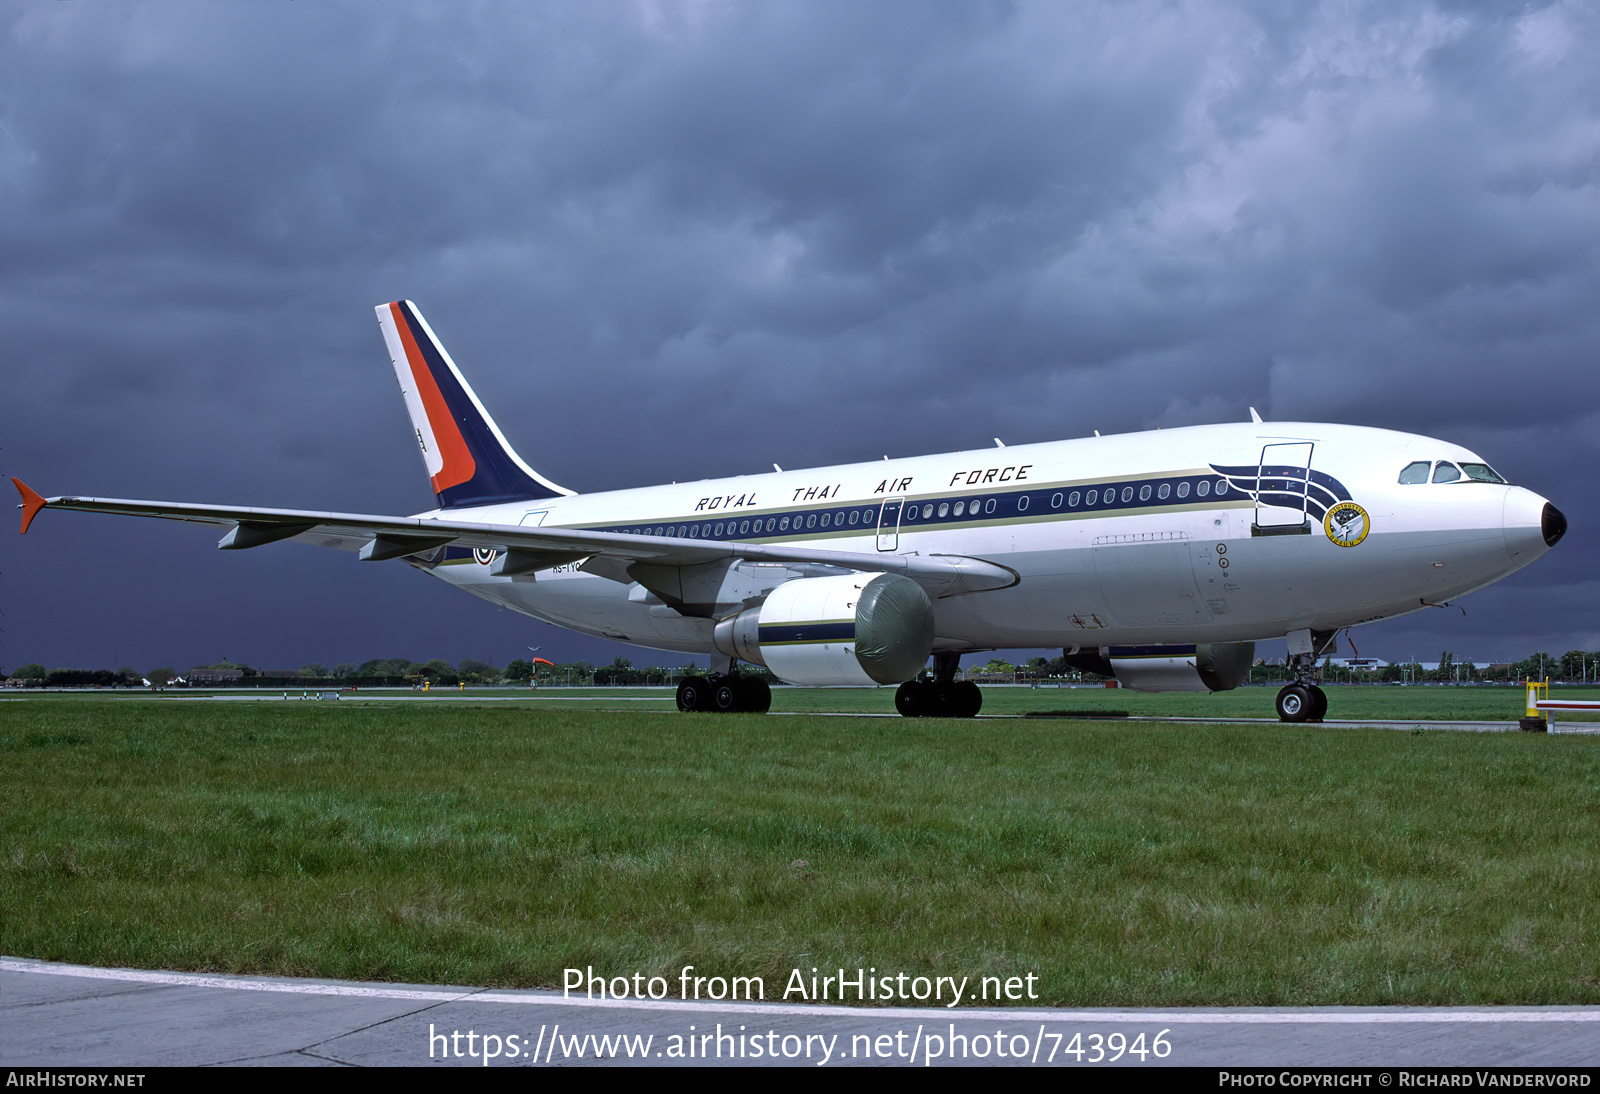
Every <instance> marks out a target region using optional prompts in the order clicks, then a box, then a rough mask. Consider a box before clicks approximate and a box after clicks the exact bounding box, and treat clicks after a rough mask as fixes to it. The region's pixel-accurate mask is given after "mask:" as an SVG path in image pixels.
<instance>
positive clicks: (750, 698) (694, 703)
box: [678, 673, 772, 714]
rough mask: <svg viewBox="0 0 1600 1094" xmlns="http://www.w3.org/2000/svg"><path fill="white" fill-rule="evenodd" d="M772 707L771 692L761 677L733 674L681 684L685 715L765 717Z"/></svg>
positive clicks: (695, 678)
mask: <svg viewBox="0 0 1600 1094" xmlns="http://www.w3.org/2000/svg"><path fill="white" fill-rule="evenodd" d="M771 707H772V689H771V688H769V687H767V682H766V681H765V680H763V679H761V677H759V676H740V675H739V674H738V673H730V674H715V675H712V676H685V677H684V678H683V679H682V680H679V681H678V709H679V710H681V711H684V712H685V713H689V712H693V711H709V712H711V713H713V714H765V713H766V712H767V711H768V710H769V709H770V708H771Z"/></svg>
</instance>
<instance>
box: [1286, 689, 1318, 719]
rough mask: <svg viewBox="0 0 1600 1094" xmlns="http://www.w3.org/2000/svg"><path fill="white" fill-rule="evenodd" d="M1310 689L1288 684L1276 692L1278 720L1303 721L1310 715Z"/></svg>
mask: <svg viewBox="0 0 1600 1094" xmlns="http://www.w3.org/2000/svg"><path fill="white" fill-rule="evenodd" d="M1311 708H1312V699H1311V689H1310V688H1308V687H1306V686H1305V685H1304V684H1290V685H1288V686H1287V687H1285V688H1283V689H1282V690H1280V691H1279V692H1278V721H1280V722H1304V721H1305V720H1306V719H1308V718H1310V717H1311Z"/></svg>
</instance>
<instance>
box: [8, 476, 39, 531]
mask: <svg viewBox="0 0 1600 1094" xmlns="http://www.w3.org/2000/svg"><path fill="white" fill-rule="evenodd" d="M11 485H13V486H15V487H16V488H17V493H19V494H21V495H22V504H21V505H20V506H19V507H18V508H20V509H21V510H22V534H23V535H27V534H28V525H30V524H32V523H33V518H34V517H36V516H38V515H39V510H41V509H43V508H44V499H43V498H41V497H40V496H39V495H38V494H36V493H34V491H33V490H32V489H31V488H30V487H29V486H28V484H27V483H25V482H23V481H22V480H21V479H12V480H11Z"/></svg>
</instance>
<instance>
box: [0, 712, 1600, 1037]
mask: <svg viewBox="0 0 1600 1094" xmlns="http://www.w3.org/2000/svg"><path fill="white" fill-rule="evenodd" d="M1330 690H1332V693H1333V699H1334V703H1335V705H1336V710H1337V711H1338V712H1340V713H1344V712H1346V711H1347V710H1349V711H1350V712H1351V713H1354V709H1352V708H1356V707H1359V706H1361V705H1362V704H1366V703H1369V702H1370V703H1371V704H1373V707H1372V709H1373V710H1374V711H1377V710H1380V709H1381V711H1382V713H1371V714H1365V715H1363V716H1377V717H1402V718H1421V717H1422V716H1423V715H1422V714H1419V713H1417V712H1418V711H1420V710H1422V709H1423V708H1424V707H1427V708H1428V709H1429V710H1433V711H1435V712H1436V716H1438V717H1446V718H1473V719H1477V718H1480V717H1482V718H1495V719H1503V720H1506V721H1509V720H1511V719H1513V718H1515V717H1516V716H1517V714H1519V713H1520V709H1519V708H1520V701H1519V699H1518V696H1517V693H1516V692H1515V691H1510V690H1506V689H1471V688H1463V689H1442V688H1427V689H1423V688H1414V689H1401V688H1372V689H1330ZM624 693H625V694H638V692H637V691H634V690H631V689H624ZM1363 693H1372V694H1363ZM778 694H779V696H780V697H782V698H780V701H779V704H778V705H779V706H782V705H785V703H786V702H788V701H789V698H788V697H793V701H796V702H799V701H805V702H810V701H812V699H813V698H814V697H816V696H818V695H822V696H830V695H831V696H834V697H836V698H837V699H839V700H841V701H843V700H845V699H847V698H849V697H848V696H847V695H846V694H844V693H837V692H822V693H818V692H779V693H778ZM1271 694H1272V693H1271V691H1269V690H1267V689H1256V690H1255V691H1249V692H1243V693H1239V692H1235V693H1230V694H1228V695H1223V696H1136V695H1133V694H1132V693H1127V692H1115V691H1110V692H1107V691H1100V692H1095V691H1061V692H1054V691H1050V692H1033V691H1031V690H1028V689H1015V690H1013V689H995V690H993V691H991V692H989V693H987V698H989V700H990V706H989V709H994V707H995V706H996V705H1003V706H1007V707H1010V706H1013V704H1014V705H1015V708H1016V709H1019V710H1020V709H1033V710H1038V709H1066V708H1074V707H1079V706H1081V705H1082V704H1083V703H1084V702H1093V703H1103V704H1105V706H1106V707H1110V708H1113V709H1131V708H1133V707H1134V704H1135V702H1139V703H1143V702H1145V701H1147V700H1157V701H1162V702H1166V701H1177V702H1179V703H1180V704H1181V703H1188V704H1191V707H1186V708H1183V709H1182V710H1180V711H1174V713H1183V714H1188V713H1190V711H1191V709H1192V705H1194V704H1200V705H1201V706H1202V707H1203V708H1204V709H1207V710H1215V711H1216V715H1217V716H1218V717H1227V716H1229V715H1230V714H1234V713H1235V709H1236V708H1234V707H1232V706H1231V705H1229V704H1231V703H1233V701H1234V700H1235V697H1241V698H1243V699H1248V700H1251V701H1250V702H1248V703H1247V704H1245V706H1246V707H1247V708H1248V709H1247V710H1245V711H1244V712H1245V713H1247V714H1248V716H1253V717H1261V716H1265V715H1264V713H1263V712H1262V711H1261V710H1259V709H1257V708H1258V707H1261V706H1266V707H1267V709H1268V710H1269V711H1270V705H1269V704H1270V701H1271ZM996 697H1001V698H999V699H997V698H996ZM856 698H857V699H859V701H861V702H874V703H881V702H883V701H884V700H886V699H887V698H888V696H887V693H872V692H869V693H863V694H862V695H861V696H858V697H856ZM1489 699H1494V700H1495V701H1496V702H1498V704H1499V705H1498V706H1497V707H1496V708H1495V710H1494V712H1493V713H1479V711H1480V710H1487V708H1488V706H1489V705H1490V704H1489V702H1488V700H1489ZM851 701H855V700H851ZM1506 702H1509V703H1510V704H1512V706H1511V709H1510V710H1509V711H1507V710H1506V709H1505V703H1506ZM1407 704H1410V705H1409V706H1407ZM1430 704H1431V705H1430ZM583 705H584V706H585V707H586V708H587V709H582V710H573V711H567V710H560V709H551V708H548V707H538V708H532V709H530V707H528V706H525V705H523V704H511V703H489V702H485V703H480V704H474V703H471V702H451V703H439V704H423V703H392V702H391V703H379V702H373V703H370V704H366V703H364V702H363V701H361V700H360V699H355V700H354V701H352V700H351V699H346V700H344V701H341V702H339V703H301V702H288V703H284V702H279V703H229V702H216V703H211V702H200V703H191V702H179V701H172V700H155V701H151V700H141V699H126V698H124V699H120V700H118V701H100V702H97V701H90V700H84V699H76V700H74V699H62V700H56V699H30V700H26V701H18V702H5V703H0V774H3V780H4V781H3V784H0V785H3V787H4V789H3V790H0V802H3V810H0V862H3V864H4V884H3V885H0V950H3V951H4V952H6V953H8V954H13V955H20V956H30V957H40V958H49V959H57V960H68V961H77V962H84V963H89V964H108V965H126V966H136V967H158V968H171V969H191V970H200V969H205V970H221V971H228V972H259V973H273V974H281V975H315V976H326V977H338V978H348V979H374V980H390V981H409V982H437V983H464V984H484V985H503V986H532V985H544V986H559V984H560V982H561V970H562V969H564V968H566V967H574V966H575V967H583V966H588V965H593V966H595V968H596V969H597V971H605V972H607V973H609V974H613V975H618V974H632V973H633V972H635V971H638V972H643V973H645V974H647V975H650V974H661V975H664V976H667V977H669V979H671V978H675V977H676V975H677V971H678V969H679V968H680V967H681V966H683V965H695V966H696V967H697V969H696V971H697V973H699V974H701V975H713V974H719V973H720V974H721V975H725V976H728V975H740V976H752V975H754V976H762V977H764V978H765V979H766V983H767V987H768V993H769V995H768V997H769V998H771V997H772V996H773V995H774V994H776V993H777V991H779V990H780V989H781V985H782V984H783V983H784V980H785V978H786V977H787V974H788V972H789V970H790V969H792V968H796V967H803V968H805V969H807V970H809V969H810V968H811V967H812V966H816V967H818V968H821V969H830V968H833V969H836V968H839V967H843V968H846V969H855V968H857V967H875V968H877V969H878V970H880V972H883V971H890V972H898V971H906V972H909V973H915V974H927V975H933V974H938V975H955V976H957V977H960V976H963V975H966V976H973V977H978V976H984V975H1002V976H1013V975H1018V976H1020V975H1026V974H1028V973H1035V974H1037V975H1038V977H1039V979H1038V984H1039V985H1040V988H1041V998H1040V999H1039V1000H1037V1001H1036V1003H1050V1004H1072V1005H1094V1006H1109V1005H1186V1004H1187V1005H1224V1004H1235V1005H1268V1004H1297V1005H1313V1004H1338V1003H1343V1004H1385V1003H1430V1004H1483V1003H1594V1002H1596V1001H1600V930H1597V927H1600V922H1597V920H1600V912H1597V909H1600V810H1597V809H1596V802H1597V800H1600V798H1597V791H1600V738H1597V737H1592V736H1571V737H1561V736H1544V735H1529V734H1517V733H1504V734H1500V733H1495V734H1475V733H1446V732H1438V731H1406V732H1395V731H1393V730H1360V729H1343V730H1333V729H1323V728H1316V727H1285V726H1278V725H1263V726H1257V725H1192V724H1189V725H1171V724H1166V725H1163V724H1159V723H1139V722H1104V721H1097V722H1074V721H1064V720H1049V719H1040V720H1015V721H1003V722H997V721H983V720H979V721H977V722H958V721H942V720H921V719H919V720H899V719H893V720H891V719H870V718H869V719H856V718H837V717H805V716H792V717H782V718H771V717H761V716H743V715H734V716H722V717H715V716H683V715H677V714H673V715H670V716H667V715H662V714H660V713H651V712H649V711H647V710H640V709H639V708H641V707H643V706H644V705H645V704H637V703H634V704H618V705H619V706H622V707H626V708H627V709H623V710H620V711H610V710H605V709H597V708H600V707H603V704H595V703H588V704H583ZM1396 707H1406V712H1405V713H1399V712H1397V711H1395V709H1394V708H1396ZM673 983H676V980H675V979H673Z"/></svg>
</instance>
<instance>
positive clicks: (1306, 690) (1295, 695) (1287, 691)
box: [1278, 631, 1338, 722]
mask: <svg viewBox="0 0 1600 1094" xmlns="http://www.w3.org/2000/svg"><path fill="white" fill-rule="evenodd" d="M1337 634H1338V632H1337V631H1311V632H1310V639H1311V652H1308V653H1297V654H1294V655H1292V656H1291V657H1290V658H1289V670H1290V672H1292V673H1293V674H1294V680H1293V682H1292V683H1289V684H1286V685H1285V686H1284V687H1283V689H1282V690H1281V691H1279V692H1278V720H1279V721H1280V722H1320V721H1322V719H1323V716H1324V715H1326V714H1327V713H1328V695H1327V693H1326V692H1324V691H1323V690H1322V689H1321V688H1320V687H1318V686H1317V679H1318V677H1319V676H1320V675H1321V669H1320V668H1319V667H1318V662H1317V658H1319V657H1321V656H1322V655H1323V654H1325V653H1330V652H1332V650H1333V642H1334V638H1335V636H1336V635H1337Z"/></svg>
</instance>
